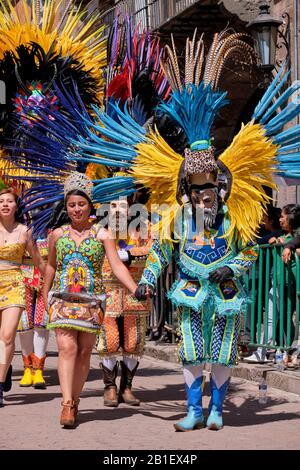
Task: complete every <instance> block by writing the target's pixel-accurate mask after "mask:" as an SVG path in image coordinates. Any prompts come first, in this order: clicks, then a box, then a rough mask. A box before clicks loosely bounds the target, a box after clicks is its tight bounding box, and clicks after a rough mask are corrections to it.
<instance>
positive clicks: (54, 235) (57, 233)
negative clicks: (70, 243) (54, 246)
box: [50, 227, 64, 242]
mask: <svg viewBox="0 0 300 470" xmlns="http://www.w3.org/2000/svg"><path fill="white" fill-rule="evenodd" d="M63 233H64V232H63V229H62V227H59V228H56V229H55V230H53V232H51V234H50V239H52V241H54V242H56V241H57V240H58V239H59V238H60V237H61V236H62V235H63Z"/></svg>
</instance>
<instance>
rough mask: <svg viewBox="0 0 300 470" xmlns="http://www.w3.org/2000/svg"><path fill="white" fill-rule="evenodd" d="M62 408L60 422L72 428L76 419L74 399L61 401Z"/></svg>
mask: <svg viewBox="0 0 300 470" xmlns="http://www.w3.org/2000/svg"><path fill="white" fill-rule="evenodd" d="M61 404H62V407H63V408H62V410H61V415H60V424H61V426H64V427H65V428H72V427H73V426H74V424H75V421H76V409H75V404H74V400H68V401H67V402H66V403H64V402H62V403H61Z"/></svg>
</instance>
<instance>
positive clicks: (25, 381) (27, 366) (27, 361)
mask: <svg viewBox="0 0 300 470" xmlns="http://www.w3.org/2000/svg"><path fill="white" fill-rule="evenodd" d="M31 354H33V353H30V354H29V356H23V354H22V358H23V364H24V373H23V377H22V378H21V380H20V382H19V385H20V387H30V386H31V385H32V381H33V373H32V360H31Z"/></svg>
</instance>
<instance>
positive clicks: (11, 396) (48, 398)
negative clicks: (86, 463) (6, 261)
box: [0, 334, 300, 450]
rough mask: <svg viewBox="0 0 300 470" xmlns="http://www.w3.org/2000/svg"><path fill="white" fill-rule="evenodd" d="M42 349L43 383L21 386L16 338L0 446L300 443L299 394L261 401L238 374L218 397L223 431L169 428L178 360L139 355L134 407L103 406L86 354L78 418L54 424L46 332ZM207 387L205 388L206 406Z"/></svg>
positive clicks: (55, 400) (178, 407)
mask: <svg viewBox="0 0 300 470" xmlns="http://www.w3.org/2000/svg"><path fill="white" fill-rule="evenodd" d="M49 351H50V352H49V357H48V359H47V363H46V378H47V382H48V384H49V385H48V388H47V389H46V390H35V389H33V388H20V387H19V385H18V382H19V379H20V377H21V370H22V362H21V355H20V352H19V345H18V342H17V352H16V355H15V358H14V362H13V365H14V377H13V378H14V383H13V388H12V390H11V391H10V392H9V393H7V394H6V399H5V404H6V406H5V407H4V408H2V409H0V420H1V430H2V432H1V434H0V449H51V450H52V449H53V450H58V449H97V450H100V449H105V450H116V449H127V450H131V449H132V450H137V449H147V450H168V449H171V450H183V449H194V450H202V449H206V450H207V449H300V440H299V435H300V397H299V396H298V395H295V394H291V393H286V392H283V391H279V390H275V389H270V390H268V403H267V404H266V405H259V404H258V401H257V395H258V387H257V384H255V383H253V382H249V381H247V380H245V379H241V378H233V379H232V383H231V385H230V391H229V395H228V398H227V400H226V403H225V412H224V421H225V425H226V426H225V427H224V429H222V430H221V431H218V432H213V431H209V430H207V429H203V430H197V431H193V432H189V433H178V432H175V431H174V429H173V424H174V423H175V422H176V421H177V420H178V419H180V418H182V417H183V416H184V415H185V394H184V386H183V381H182V373H181V370H180V366H179V365H177V364H174V363H170V362H166V361H161V360H159V359H155V358H152V357H144V358H143V359H142V361H141V364H140V368H139V369H138V373H137V377H136V380H135V389H136V390H137V396H138V397H139V398H140V399H141V401H142V403H141V406H140V407H138V408H133V407H129V406H127V405H120V406H119V407H118V408H116V409H110V408H105V407H104V406H103V398H102V395H103V385H102V382H101V381H100V371H99V366H98V362H99V361H98V357H97V354H93V356H92V365H91V371H90V375H89V379H88V382H87V384H86V386H85V389H84V392H83V397H82V400H81V403H80V413H79V424H78V426H77V427H76V428H75V429H74V430H65V429H61V427H60V425H59V413H60V402H61V395H60V390H59V386H58V379H57V372H56V363H57V354H56V346H55V340H54V337H53V334H52V335H51V339H50V345H49ZM207 385H208V384H206V387H207ZM207 392H208V390H207V389H206V391H205V396H204V408H205V411H206V409H207V406H208V401H209V398H208V396H207ZM283 436H286V437H287V438H286V439H283Z"/></svg>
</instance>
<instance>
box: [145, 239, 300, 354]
mask: <svg viewBox="0 0 300 470" xmlns="http://www.w3.org/2000/svg"><path fill="white" fill-rule="evenodd" d="M281 252H282V248H281V247H280V246H271V245H261V246H260V247H259V256H258V259H257V261H256V263H255V264H254V265H253V267H252V268H251V270H250V271H249V273H248V274H247V275H246V276H245V287H246V290H248V292H249V303H248V304H247V305H246V307H245V310H244V314H243V318H242V320H243V321H242V327H241V335H243V336H244V337H245V336H248V340H247V343H249V344H250V345H251V346H265V347H269V348H275V347H281V348H282V349H289V347H291V346H292V345H293V343H294V344H295V342H297V341H298V338H299V326H300V325H299V320H300V260H299V258H298V256H297V255H295V260H294V264H293V265H292V264H291V263H289V265H285V264H284V263H283V261H282V260H281ZM292 266H293V270H292ZM175 270H176V268H175V265H174V264H173V265H172V266H170V267H169V268H168V270H167V271H166V272H165V273H164V274H163V275H162V276H161V278H160V280H159V284H158V287H157V295H156V297H155V299H154V302H153V310H152V314H151V316H150V324H149V328H150V331H151V334H150V338H151V336H152V338H151V339H158V338H159V337H160V338H162V339H164V338H168V341H171V342H174V341H175V340H176V338H177V336H176V331H177V323H176V321H177V314H176V309H175V308H174V307H173V306H172V305H171V303H170V302H169V301H168V299H167V297H166V292H167V291H168V290H169V289H170V287H171V286H172V284H173V282H174V280H175V277H176V276H175Z"/></svg>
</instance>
